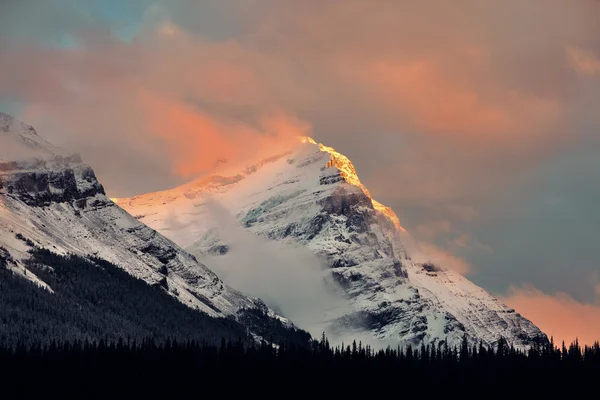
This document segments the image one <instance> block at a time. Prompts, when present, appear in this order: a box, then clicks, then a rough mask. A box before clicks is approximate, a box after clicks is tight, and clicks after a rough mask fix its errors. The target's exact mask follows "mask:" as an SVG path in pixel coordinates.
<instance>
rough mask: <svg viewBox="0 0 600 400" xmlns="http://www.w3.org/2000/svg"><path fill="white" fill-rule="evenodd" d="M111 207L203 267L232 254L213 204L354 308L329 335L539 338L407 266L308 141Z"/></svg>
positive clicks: (379, 216) (397, 233)
mask: <svg viewBox="0 0 600 400" xmlns="http://www.w3.org/2000/svg"><path fill="white" fill-rule="evenodd" d="M115 201H117V203H118V205H119V206H120V207H122V208H124V209H125V210H127V211H129V212H130V213H131V214H132V215H134V216H136V218H138V219H139V220H140V221H142V222H144V223H145V224H147V225H149V226H151V227H153V228H154V229H156V230H158V231H159V232H161V233H162V234H164V235H165V236H166V237H168V238H170V239H171V240H173V241H174V242H176V243H178V244H179V245H180V246H182V247H184V248H186V249H187V250H189V251H190V252H192V254H195V255H196V256H198V257H205V258H206V259H210V257H227V256H228V253H230V252H235V248H232V247H231V243H227V242H226V241H225V240H224V239H223V232H220V231H219V221H218V220H217V219H216V218H214V216H213V215H211V207H210V204H211V202H212V201H217V202H219V203H220V204H222V205H223V206H224V207H226V208H227V209H228V210H229V211H230V212H231V213H232V214H233V215H234V216H235V217H236V219H237V220H238V221H239V224H240V225H241V226H243V227H244V228H245V229H246V231H248V232H251V233H253V234H255V235H257V236H259V237H262V238H266V239H269V240H273V241H281V242H287V243H290V242H291V243H295V244H299V245H301V246H303V247H305V248H309V249H310V250H311V251H312V252H313V253H314V254H317V255H318V256H319V257H320V258H321V259H322V260H323V261H324V263H325V264H326V265H327V266H328V267H329V270H330V272H331V277H332V278H333V280H334V281H335V282H337V283H338V284H339V287H340V289H339V290H340V291H341V292H342V293H343V294H344V295H345V297H346V298H347V302H348V304H349V305H350V306H351V307H350V309H351V310H352V311H351V312H345V314H344V315H338V316H336V317H335V318H332V320H331V321H329V322H330V327H329V328H330V331H331V332H333V333H336V332H337V333H344V332H356V331H357V330H358V331H360V330H366V331H368V332H371V333H372V334H374V335H375V336H376V337H377V338H378V339H380V340H382V341H392V342H395V343H400V344H408V343H411V344H413V345H414V344H420V343H421V342H425V343H436V344H441V343H444V342H445V343H448V344H450V345H458V344H459V343H460V341H461V339H462V337H463V336H464V334H465V333H466V335H467V336H468V338H469V339H470V341H471V342H475V341H476V340H481V341H483V342H485V343H488V344H493V343H494V342H496V341H497V340H498V339H499V338H500V337H501V336H502V337H504V338H507V339H508V340H509V342H511V343H513V344H514V345H515V346H518V347H524V346H527V345H528V344H530V343H531V342H532V340H534V339H535V338H536V337H538V336H541V337H545V336H544V335H543V334H542V333H541V332H540V330H539V329H538V328H537V327H536V326H534V325H533V324H532V323H531V322H530V321H528V320H526V319H525V318H523V317H522V316H520V315H519V314H517V313H515V312H514V310H511V309H509V308H508V307H506V306H505V305H503V304H502V303H500V302H499V301H498V300H497V299H495V298H494V297H493V296H491V295H490V294H489V293H487V292H486V291H485V290H483V289H481V288H479V287H477V286H476V285H474V284H473V283H471V282H469V281H468V280H467V279H465V278H464V277H462V276H461V275H459V274H457V273H456V272H454V271H451V270H448V269H445V268H444V267H443V266H440V265H433V264H429V263H425V264H423V263H417V262H413V261H412V259H411V255H410V254H407V251H406V249H405V247H404V246H403V244H402V243H403V237H404V236H406V235H407V234H406V231H405V230H404V229H403V228H402V227H401V226H400V222H399V221H398V218H397V217H396V215H395V214H394V212H393V211H392V210H391V209H389V208H387V207H385V206H383V205H382V204H380V203H378V202H377V201H375V200H374V199H373V198H372V197H371V195H370V193H369V192H368V190H367V189H366V188H365V187H364V186H363V185H362V184H361V182H360V180H359V179H358V176H357V174H356V171H355V169H354V167H353V166H352V163H351V162H350V160H348V159H347V158H346V157H345V156H343V155H342V154H339V153H337V152H336V151H335V150H334V149H332V148H330V147H327V146H324V145H321V144H318V143H315V142H314V141H313V140H312V139H310V138H302V139H301V143H299V144H298V146H297V147H294V148H291V149H290V150H289V152H286V153H283V154H278V155H275V156H273V157H270V158H268V159H264V160H261V161H259V162H257V163H255V164H254V165H250V166H246V167H244V168H240V167H239V166H235V165H231V166H229V167H228V166H227V165H221V166H220V167H218V169H216V170H214V171H213V172H212V173H210V174H208V175H206V176H205V177H204V178H201V179H198V180H196V181H193V182H190V183H188V184H186V185H183V186H181V187H178V188H175V189H172V190H167V191H163V192H157V193H149V194H145V195H141V196H136V197H133V198H129V199H116V200H115ZM265 279H268V277H267V278H265Z"/></svg>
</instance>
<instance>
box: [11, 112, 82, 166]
mask: <svg viewBox="0 0 600 400" xmlns="http://www.w3.org/2000/svg"><path fill="white" fill-rule="evenodd" d="M57 157H58V158H60V159H63V160H64V159H65V158H67V159H70V160H71V161H76V160H78V161H79V162H81V160H80V158H79V156H78V155H76V154H73V153H69V152H68V151H66V150H64V149H61V148H59V147H57V146H54V145H52V144H50V143H49V142H47V141H46V140H44V138H42V137H41V136H39V135H38V134H37V132H36V131H35V129H34V128H33V127H31V126H29V125H27V124H25V123H23V122H21V121H19V120H17V119H16V118H14V117H12V116H11V115H8V114H5V113H3V112H0V169H2V166H1V165H2V164H5V165H4V166H3V168H4V169H7V168H8V167H9V166H8V165H6V164H8V163H12V168H14V167H16V166H17V165H18V166H19V167H20V168H23V167H25V166H35V165H36V164H37V163H39V162H40V161H54V160H55V159H56V158H57ZM57 161H58V160H57Z"/></svg>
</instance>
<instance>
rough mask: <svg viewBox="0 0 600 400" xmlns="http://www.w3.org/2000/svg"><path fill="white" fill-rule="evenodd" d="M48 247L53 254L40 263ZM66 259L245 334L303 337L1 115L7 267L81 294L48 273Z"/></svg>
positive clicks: (0, 210) (0, 207)
mask: <svg viewBox="0 0 600 400" xmlns="http://www.w3.org/2000/svg"><path fill="white" fill-rule="evenodd" d="M42 249H45V250H46V251H49V252H51V254H52V256H46V257H44V258H43V259H42V260H41V261H40V260H39V259H36V258H35V257H34V255H35V254H39V252H40V251H41V250H42ZM57 257H58V258H57ZM60 257H63V258H64V257H66V258H68V259H70V260H71V261H72V262H76V263H78V265H83V267H81V268H82V271H83V268H84V267H85V266H88V267H89V263H92V264H94V265H96V266H98V268H103V269H106V268H111V266H116V267H118V268H121V269H123V270H124V271H126V272H127V273H128V274H129V275H127V276H131V278H132V280H131V282H129V283H128V284H129V285H136V283H134V282H137V280H141V281H143V282H145V284H147V285H150V286H153V287H155V288H157V289H158V290H156V291H154V292H151V293H154V295H156V296H164V295H167V296H169V297H171V298H173V299H177V300H178V301H179V302H180V303H183V304H185V305H186V306H188V307H187V308H188V309H189V310H190V311H193V310H197V311H199V312H201V313H203V314H204V315H206V316H208V317H211V318H221V319H229V320H235V321H236V322H235V324H238V325H240V324H242V325H243V326H239V327H238V328H236V329H240V330H241V331H243V332H245V331H246V330H247V329H249V331H250V333H251V334H254V335H256V336H276V332H275V331H277V330H279V329H280V328H281V327H284V328H285V329H289V330H290V332H292V333H293V332H295V328H294V327H293V325H292V324H291V322H290V321H288V320H287V319H285V318H283V317H280V316H278V315H276V314H275V313H274V312H273V311H271V310H270V309H268V308H267V307H266V305H265V304H264V303H263V302H262V301H261V300H259V299H256V298H251V297H248V296H246V295H244V294H242V293H240V292H238V291H237V290H234V289H232V288H230V287H229V286H227V285H226V284H224V283H223V282H222V281H221V280H220V279H219V278H218V277H217V275H215V274H214V273H213V272H212V271H211V270H209V269H208V268H207V267H206V266H205V265H203V264H202V263H199V262H198V261H197V259H196V258H195V257H194V256H192V255H190V254H189V253H187V252H185V251H184V250H182V249H181V248H180V247H178V246H177V245H175V244H174V243H173V242H171V241H170V240H169V239H167V238H165V237H163V236H162V235H161V234H159V233H157V232H156V231H155V230H153V229H151V228H149V227H148V226H146V225H144V224H143V223H141V222H139V221H138V220H137V219H135V218H133V217H132V216H131V215H129V214H128V213H127V212H125V211H124V210H123V209H121V208H120V207H118V206H116V205H115V204H114V203H113V202H112V201H111V200H110V199H108V198H107V197H106V195H105V192H104V188H103V186H102V185H101V184H100V183H99V182H98V180H97V179H96V176H95V174H94V171H93V170H92V168H90V167H89V166H88V165H85V164H83V163H82V160H81V157H80V156H79V155H77V154H72V153H69V152H68V151H65V150H63V149H60V148H57V147H55V146H52V145H51V144H49V143H48V142H47V141H45V140H44V139H43V138H41V137H40V136H39V135H38V134H37V132H36V131H35V130H34V129H33V128H32V127H30V126H28V125H26V124H23V123H22V122H19V121H17V120H15V119H14V118H13V117H11V116H9V115H7V114H3V113H0V267H4V268H5V269H6V270H8V271H11V272H12V274H13V275H15V276H19V277H21V278H24V279H27V280H29V281H31V282H32V283H34V284H35V285H36V287H37V288H43V289H46V290H45V292H44V293H47V292H56V295H57V296H63V297H64V296H66V295H67V294H66V293H65V290H66V291H67V292H69V293H71V294H72V292H73V290H71V289H68V286H65V285H64V284H63V283H64V282H63V281H64V279H63V280H58V281H57V280H56V279H54V278H52V277H53V276H54V275H48V273H47V271H46V270H47V269H48V268H49V269H50V270H54V269H56V268H58V267H57V265H54V264H57V263H58V264H61V265H70V264H68V263H67V264H65V263H64V262H63V261H64V260H63V259H62V258H60ZM73 257H75V258H74V259H73ZM32 260H33V261H32ZM48 260H53V261H52V262H51V263H49V262H48ZM61 260H63V261H61ZM73 260H74V261H73ZM40 263H41V264H40ZM44 263H45V264H44ZM53 263H54V264H53ZM46 267H47V268H46ZM65 268H66V267H65ZM73 271H77V269H76V268H75V269H73ZM59 273H60V271H59V270H56V271H55V274H59ZM82 273H83V272H82ZM89 276H92V275H89ZM54 277H55V276H54ZM55 278H56V277H55ZM104 278H106V276H105V277H104ZM53 279H54V280H53ZM65 279H66V278H65ZM121 279H125V278H123V277H122V276H121ZM10 282H13V281H12V280H10ZM61 282H62V283H61ZM73 282H75V280H73ZM15 284H17V283H15ZM90 285H92V283H90ZM92 286H93V285H92ZM92 286H90V287H92ZM57 287H60V288H61V290H62V291H63V292H61V291H58V292H57V290H58V289H57ZM90 290H91V289H90ZM34 292H35V291H34ZM90 293H91V292H90ZM136 293H138V292H136ZM45 295H46V294H44V296H45ZM71 298H72V299H79V297H77V296H75V297H73V296H71ZM79 300H81V299H79ZM79 300H78V301H79ZM84 300H85V299H84ZM88 300H89V299H88ZM129 300H131V299H128V298H123V302H128V301H129ZM86 301H87V300H86ZM161 304H162V303H161ZM169 304H171V303H169ZM169 307H171V308H172V307H176V306H173V304H171V305H170V306H169ZM21 308H23V305H22V307H21ZM17 309H19V307H18V306H17ZM88 311H89V310H88ZM172 311H173V312H179V313H181V312H180V310H175V309H172ZM90 312H91V311H90ZM193 315H197V314H193ZM188 317H189V318H192V317H190V316H189V315H188V316H187V317H186V318H188ZM193 318H195V317H193ZM171 322H177V321H171ZM182 323H183V322H182ZM150 330H152V329H150ZM303 334H304V333H302V332H299V335H303ZM266 339H268V337H266Z"/></svg>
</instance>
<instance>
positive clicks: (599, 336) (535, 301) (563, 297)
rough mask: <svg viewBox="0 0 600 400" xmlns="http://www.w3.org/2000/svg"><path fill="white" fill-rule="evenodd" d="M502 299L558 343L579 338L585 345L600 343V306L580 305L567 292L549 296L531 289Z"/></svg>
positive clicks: (515, 290) (517, 290) (520, 290)
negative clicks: (598, 341) (597, 341)
mask: <svg viewBox="0 0 600 400" xmlns="http://www.w3.org/2000/svg"><path fill="white" fill-rule="evenodd" d="M599 299H600V296H599ZM502 300H503V301H504V302H505V303H506V304H507V305H508V306H510V307H512V308H514V309H515V310H517V311H518V312H519V313H521V314H522V315H523V316H524V317H526V318H528V319H530V320H531V321H532V322H533V323H534V324H536V325H537V326H538V327H539V328H540V329H541V330H542V331H543V332H545V333H546V334H547V335H548V336H553V337H554V341H555V343H557V344H560V343H561V342H562V341H563V340H564V341H565V343H567V344H569V343H570V342H571V341H573V340H575V338H578V339H579V343H581V344H592V343H593V342H594V341H596V340H600V303H596V304H593V303H580V302H578V301H576V300H574V299H573V298H572V297H570V296H569V295H567V294H565V293H556V294H554V295H549V294H546V293H543V292H541V291H539V290H537V289H535V288H533V287H530V286H525V287H520V288H512V289H511V291H510V292H509V294H508V295H507V296H505V297H504V298H502Z"/></svg>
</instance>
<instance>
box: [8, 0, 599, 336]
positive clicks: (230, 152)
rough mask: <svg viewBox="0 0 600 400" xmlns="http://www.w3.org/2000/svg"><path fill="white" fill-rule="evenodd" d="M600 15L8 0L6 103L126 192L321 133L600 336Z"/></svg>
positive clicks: (444, 245) (543, 8) (506, 286)
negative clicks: (302, 136)
mask: <svg viewBox="0 0 600 400" xmlns="http://www.w3.org/2000/svg"><path fill="white" fill-rule="evenodd" d="M599 20H600V2H599V1H595V0H573V1H563V0H529V1H526V2H525V1H522V0H505V1H502V2H499V1H494V0H457V1H454V2H447V1H444V0H428V1H421V2H415V1H402V0H397V1H386V0H382V1H377V2H373V1H367V0H346V1H335V0H325V1H322V0H304V1H293V0H288V1H286V0H277V1H276V0H219V1H216V0H215V1H210V0H207V1H200V2H199V1H192V0H177V1H176V0H165V1H160V2H159V1H150V0H131V1H127V2H125V1H118V0H20V1H16V0H0V110H2V111H5V112H8V113H12V114H13V115H15V116H17V117H18V118H20V119H22V120H24V121H26V122H27V123H29V124H31V125H34V126H35V127H36V128H37V129H38V131H39V132H42V134H43V135H44V136H45V137H46V138H47V139H48V140H49V141H51V142H53V143H54V144H57V145H60V146H64V147H68V148H70V149H73V150H76V151H78V152H80V153H81V154H82V156H83V157H84V159H85V160H86V162H88V163H89V164H91V165H92V166H93V167H94V169H95V170H96V172H97V174H98V176H99V177H100V179H101V181H102V182H103V184H104V186H105V188H106V189H107V191H108V193H109V195H111V196H113V197H124V196H131V195H134V194H139V193H144V192H148V191H156V190H161V189H166V188H170V187H174V186H176V185H178V184H180V183H183V182H185V181H187V180H189V179H191V178H192V177H193V176H196V175H198V174H201V173H202V172H203V171H206V170H207V169H208V168H210V167H211V166H213V165H214V164H215V163H216V162H217V161H218V160H219V159H222V158H226V159H243V158H245V157H252V156H253V155H254V154H255V153H256V152H257V151H264V150H265V149H268V148H269V146H270V145H271V144H273V143H276V142H280V141H283V140H288V139H289V138H290V137H293V136H295V135H310V136H312V137H314V138H315V139H316V140H317V141H319V142H322V143H324V144H326V145H329V146H332V147H334V148H335V149H336V150H338V151H339V152H341V153H344V154H345V155H347V156H348V157H349V158H350V159H351V160H352V161H353V163H354V164H355V167H356V169H357V171H358V174H359V176H360V178H361V180H362V181H363V183H364V184H365V186H366V187H367V188H369V190H370V191H371V193H372V194H373V196H374V197H375V198H377V199H378V200H379V201H381V202H382V203H384V204H386V205H389V206H391V207H392V208H393V209H394V210H395V211H396V213H397V214H398V216H399V218H400V220H401V223H402V225H403V226H404V227H405V228H406V229H407V230H409V231H410V232H411V234H412V235H413V236H414V237H415V238H416V239H417V240H419V241H421V242H423V243H429V244H431V245H432V246H435V247H436V248H437V249H439V250H440V252H441V254H448V255H452V256H454V259H457V258H458V259H460V261H461V265H462V267H461V268H462V272H463V273H465V275H466V276H467V277H468V278H469V279H471V280H472V281H474V282H475V283H477V284H479V285H481V286H482V287H484V288H486V289H487V290H489V291H490V292H492V293H494V294H496V295H498V296H500V297H502V299H503V300H504V301H506V302H507V304H509V305H510V306H511V307H514V308H516V309H517V310H522V313H523V315H525V316H526V317H528V318H530V319H532V320H533V321H534V322H535V323H537V324H538V325H539V326H540V327H541V328H542V329H543V330H544V331H546V332H547V333H549V334H553V335H555V336H557V337H558V336H560V337H561V338H564V339H565V340H570V339H571V336H574V335H579V336H580V338H584V339H585V340H592V339H591V338H600V326H598V322H597V321H600V261H599V259H598V256H597V251H596V250H597V243H598V234H599V233H600V210H599V209H598V206H597V205H598V204H600V183H599V182H600V157H597V154H598V152H599V151H600V113H598V111H597V110H599V109H600V24H599V23H598V21H599ZM449 257H450V256H449Z"/></svg>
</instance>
